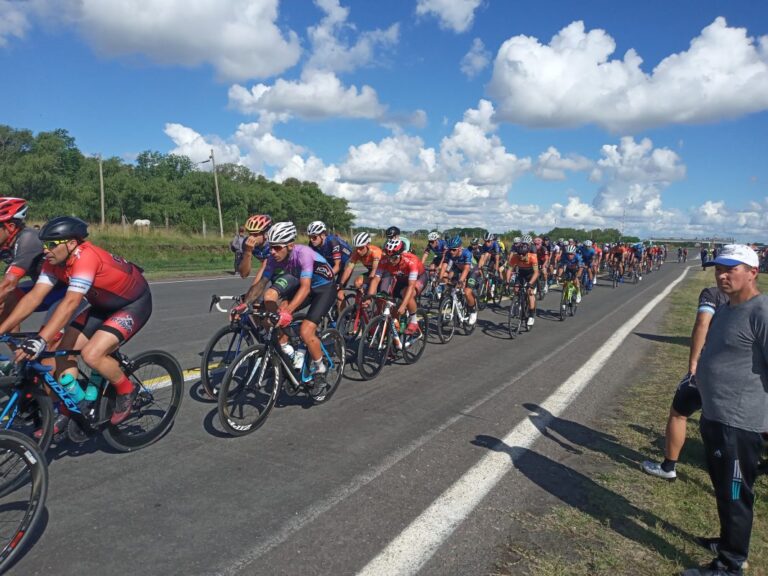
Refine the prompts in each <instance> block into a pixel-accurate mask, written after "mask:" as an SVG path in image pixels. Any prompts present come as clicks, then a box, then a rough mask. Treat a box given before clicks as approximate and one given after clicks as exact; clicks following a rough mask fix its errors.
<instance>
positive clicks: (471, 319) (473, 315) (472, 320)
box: [469, 312, 477, 326]
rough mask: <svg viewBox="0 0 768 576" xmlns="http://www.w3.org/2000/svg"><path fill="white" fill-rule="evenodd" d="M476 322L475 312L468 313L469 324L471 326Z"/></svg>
mask: <svg viewBox="0 0 768 576" xmlns="http://www.w3.org/2000/svg"><path fill="white" fill-rule="evenodd" d="M475 322H477V312H470V313H469V325H470V326H473V325H474V324H475Z"/></svg>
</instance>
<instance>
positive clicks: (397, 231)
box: [386, 226, 400, 238]
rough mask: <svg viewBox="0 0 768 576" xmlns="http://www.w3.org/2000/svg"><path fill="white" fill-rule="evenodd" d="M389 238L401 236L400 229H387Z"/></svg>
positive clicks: (393, 227) (392, 227)
mask: <svg viewBox="0 0 768 576" xmlns="http://www.w3.org/2000/svg"><path fill="white" fill-rule="evenodd" d="M386 236H387V238H394V237H395V236H400V228H398V227H397V226H390V227H389V228H387V232H386Z"/></svg>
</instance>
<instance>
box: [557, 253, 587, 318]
mask: <svg viewBox="0 0 768 576" xmlns="http://www.w3.org/2000/svg"><path fill="white" fill-rule="evenodd" d="M583 270H584V262H582V260H581V256H580V255H579V254H578V253H577V251H576V246H575V245H573V244H571V245H568V246H566V247H565V249H564V253H563V256H562V258H561V259H560V265H559V266H558V269H557V275H558V276H561V277H562V278H563V280H571V281H573V285H574V286H575V287H576V304H581V286H580V284H579V278H581V273H582V272H583Z"/></svg>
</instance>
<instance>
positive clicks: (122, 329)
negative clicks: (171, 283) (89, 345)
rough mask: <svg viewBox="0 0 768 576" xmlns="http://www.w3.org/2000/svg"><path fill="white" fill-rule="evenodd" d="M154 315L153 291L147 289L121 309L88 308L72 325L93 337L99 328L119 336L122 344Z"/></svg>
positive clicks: (87, 336) (88, 336)
mask: <svg viewBox="0 0 768 576" xmlns="http://www.w3.org/2000/svg"><path fill="white" fill-rule="evenodd" d="M151 315H152V292H150V291H149V290H145V291H144V293H143V294H142V295H141V296H139V297H138V298H137V299H136V300H134V301H133V302H129V303H128V304H126V305H125V306H124V307H123V308H120V309H119V310H100V309H98V308H88V309H87V310H85V311H84V312H82V313H81V314H79V315H78V316H77V317H76V318H75V319H74V321H73V322H72V327H74V328H75V329H77V330H79V331H80V332H82V333H83V335H84V336H85V337H86V338H91V337H92V336H93V335H94V334H95V333H96V331H97V330H103V331H105V332H109V333H110V334H114V335H115V336H117V339H118V341H119V342H120V343H121V344H122V343H125V342H128V340H130V339H131V338H133V337H134V336H135V335H136V333H137V332H138V331H139V330H141V329H142V328H143V327H144V324H146V323H147V321H148V320H149V317H150V316H151Z"/></svg>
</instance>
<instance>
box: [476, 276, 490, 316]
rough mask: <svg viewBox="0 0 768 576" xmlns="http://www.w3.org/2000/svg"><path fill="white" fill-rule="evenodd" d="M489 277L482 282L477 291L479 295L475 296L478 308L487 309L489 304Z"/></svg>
mask: <svg viewBox="0 0 768 576" xmlns="http://www.w3.org/2000/svg"><path fill="white" fill-rule="evenodd" d="M487 298H488V279H484V280H483V281H482V282H481V283H480V288H479V289H478V291H477V295H476V297H475V300H476V301H477V309H478V311H480V310H485V307H486V306H487V305H488V301H487Z"/></svg>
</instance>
